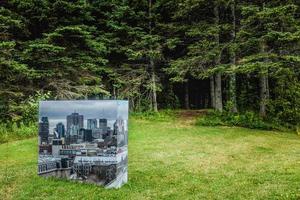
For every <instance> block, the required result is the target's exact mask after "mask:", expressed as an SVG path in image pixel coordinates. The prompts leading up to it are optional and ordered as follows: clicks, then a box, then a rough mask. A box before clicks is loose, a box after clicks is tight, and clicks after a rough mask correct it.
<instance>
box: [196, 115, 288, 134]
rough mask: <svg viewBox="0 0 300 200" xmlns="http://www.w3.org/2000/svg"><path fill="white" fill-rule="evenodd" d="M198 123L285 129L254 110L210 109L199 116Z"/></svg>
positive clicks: (202, 124)
mask: <svg viewBox="0 0 300 200" xmlns="http://www.w3.org/2000/svg"><path fill="white" fill-rule="evenodd" d="M196 124H197V125H200V126H240V127H246V128H251V129H262V130H274V129H275V130H278V129H279V130H284V128H279V127H278V126H277V125H275V124H272V123H270V122H266V121H264V120H263V119H262V118H260V117H259V116H258V114H256V113H254V112H249V111H248V112H245V113H241V114H238V113H232V112H228V111H225V112H222V113H221V112H217V111H210V112H209V113H208V114H207V115H205V116H202V117H199V118H198V120H197V122H196Z"/></svg>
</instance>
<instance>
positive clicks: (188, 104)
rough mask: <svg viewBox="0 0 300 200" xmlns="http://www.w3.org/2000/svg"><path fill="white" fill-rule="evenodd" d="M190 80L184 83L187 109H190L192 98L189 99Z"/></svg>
mask: <svg viewBox="0 0 300 200" xmlns="http://www.w3.org/2000/svg"><path fill="white" fill-rule="evenodd" d="M189 99H190V98H189V82H188V80H187V81H186V82H185V83H184V107H185V109H190V100H189Z"/></svg>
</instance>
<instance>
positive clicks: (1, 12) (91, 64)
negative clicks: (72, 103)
mask: <svg viewBox="0 0 300 200" xmlns="http://www.w3.org/2000/svg"><path fill="white" fill-rule="evenodd" d="M0 4H1V8H0V39H1V40H0V48H1V50H0V79H1V82H0V122H1V123H4V124H8V123H11V122H13V123H16V124H30V123H32V122H35V121H36V110H37V102H38V101H39V100H41V99H55V100H60V99H127V100H128V101H129V103H130V110H131V111H133V112H143V111H152V112H158V110H163V109H178V108H184V109H207V108H212V109H214V110H215V113H217V114H215V115H217V116H221V117H223V119H224V118H226V119H228V118H230V119H231V120H232V119H233V120H236V119H237V118H241V116H243V115H248V116H249V115H250V118H251V116H252V118H255V119H256V118H257V119H260V120H263V121H267V122H271V123H275V124H277V125H280V126H283V127H288V128H292V129H294V128H296V127H299V122H300V81H299V78H300V54H299V53H300V23H299V22H300V7H299V6H300V2H299V1H296V0H272V1H265V0H252V1H247V0H245V1H244V0H227V1H226V0H209V1H205V0H172V1H171V0H147V1H146V0H145V1H144V0H143V1H140V0H122V1H121V0H109V1H108V0H72V1H69V0H25V1H24V0H2V1H1V3H0ZM228 116H229V117H228ZM230 116H231V117H230ZM232 116H233V117H232ZM247 119H248V118H246V121H247Z"/></svg>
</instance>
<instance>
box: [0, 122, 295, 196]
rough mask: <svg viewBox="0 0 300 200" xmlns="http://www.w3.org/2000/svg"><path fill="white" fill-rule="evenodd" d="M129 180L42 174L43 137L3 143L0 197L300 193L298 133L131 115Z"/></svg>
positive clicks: (0, 168) (0, 159)
mask: <svg viewBox="0 0 300 200" xmlns="http://www.w3.org/2000/svg"><path fill="white" fill-rule="evenodd" d="M129 134H130V136H129V182H128V184H126V185H125V186H123V187H122V188H121V189H117V190H106V189H103V188H101V187H98V186H95V185H88V184H79V183H76V182H70V181H65V180H58V179H45V178H41V177H38V176H37V175H36V171H37V169H36V163H37V140H36V139H27V140H22V141H16V142H12V143H8V144H2V145H0V193H1V194H0V199H26V200H27V199H137V200H140V199H171V200H173V199H180V200H182V199H300V137H299V136H297V135H294V134H291V133H279V132H270V131H258V130H250V129H244V128H228V127H196V126H193V125H191V124H190V123H187V122H185V121H183V120H178V119H177V120H175V121H172V120H170V121H167V122H157V121H156V122H153V121H152V122H151V121H147V120H138V119H131V121H130V133H129Z"/></svg>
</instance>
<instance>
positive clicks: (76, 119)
mask: <svg viewBox="0 0 300 200" xmlns="http://www.w3.org/2000/svg"><path fill="white" fill-rule="evenodd" d="M72 125H73V126H76V127H78V130H79V129H80V128H83V115H79V113H72V114H71V115H68V116H67V133H68V134H69V133H70V128H71V126H72Z"/></svg>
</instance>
